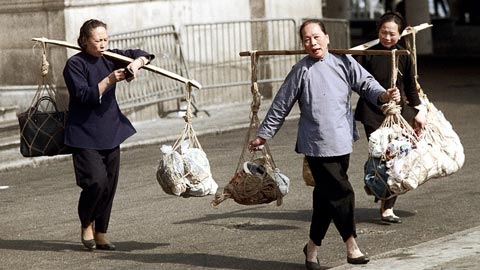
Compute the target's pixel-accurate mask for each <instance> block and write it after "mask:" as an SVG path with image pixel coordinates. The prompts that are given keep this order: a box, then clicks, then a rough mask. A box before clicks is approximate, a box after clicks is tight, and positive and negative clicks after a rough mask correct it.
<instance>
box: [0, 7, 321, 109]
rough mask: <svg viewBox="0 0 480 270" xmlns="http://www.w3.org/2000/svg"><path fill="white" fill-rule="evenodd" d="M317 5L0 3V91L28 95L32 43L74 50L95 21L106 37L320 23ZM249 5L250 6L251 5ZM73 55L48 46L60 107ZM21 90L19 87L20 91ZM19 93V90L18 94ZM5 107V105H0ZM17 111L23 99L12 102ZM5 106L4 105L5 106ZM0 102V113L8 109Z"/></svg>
mask: <svg viewBox="0 0 480 270" xmlns="http://www.w3.org/2000/svg"><path fill="white" fill-rule="evenodd" d="M321 2H322V1H318V0H305V1H291V0H263V1H262V0H156V1H155V0H48V1H45V0H3V1H1V2H0V87H1V88H0V91H1V89H8V88H9V86H15V87H18V86H25V87H23V88H25V89H31V91H32V93H30V95H28V93H27V94H26V95H23V94H22V96H27V97H28V96H32V95H33V93H34V90H33V89H36V87H32V86H35V85H37V84H38V83H39V81H40V79H41V73H40V71H41V64H42V50H41V46H40V44H37V46H35V48H34V49H32V48H33V47H34V45H35V43H34V42H32V40H31V39H32V38H33V37H47V38H50V39H58V40H66V41H68V42H70V43H74V44H76V39H77V37H78V31H79V29H80V26H81V25H82V23H83V22H84V21H86V20H88V19H91V18H96V19H99V20H102V21H104V22H105V23H107V25H108V31H109V33H121V32H127V31H133V30H139V29H144V28H149V27H155V26H160V25H167V24H173V25H176V26H177V27H178V26H181V25H184V24H189V23H208V22H222V21H232V20H249V19H251V18H261V17H267V18H279V17H282V18H299V19H300V18H305V17H321V14H322V13H321V10H322V9H321V6H322V4H321ZM251 3H252V5H251ZM74 53H76V51H75V50H71V49H68V50H67V49H66V48H63V47H59V46H55V45H48V46H47V56H48V58H47V60H48V61H49V63H50V73H49V78H50V82H51V83H52V84H54V85H55V86H56V88H57V90H58V91H59V92H60V103H61V107H63V105H66V99H67V91H66V90H65V84H64V81H63V77H62V70H63V66H64V63H65V61H66V60H67V58H68V57H69V56H71V55H73V54H74ZM21 88H22V87H21ZM23 88H22V89H23ZM3 100H5V101H7V100H11V99H3ZM15 101H16V102H17V104H15V105H18V106H19V107H20V109H22V108H25V107H26V106H28V105H29V104H30V101H31V100H30V99H29V98H24V99H21V100H17V99H15ZM8 102H10V101H8ZM9 105H12V104H5V102H3V103H2V101H0V107H2V106H3V107H5V106H9Z"/></svg>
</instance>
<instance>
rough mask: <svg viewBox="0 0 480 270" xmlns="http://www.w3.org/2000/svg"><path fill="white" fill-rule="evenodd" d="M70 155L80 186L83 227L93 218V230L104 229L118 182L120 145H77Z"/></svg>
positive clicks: (79, 204)
mask: <svg viewBox="0 0 480 270" xmlns="http://www.w3.org/2000/svg"><path fill="white" fill-rule="evenodd" d="M72 157H73V167H74V169H75V177H76V180H77V185H78V186H79V187H81V188H82V192H81V193H80V199H79V202H78V216H79V218H80V222H81V224H82V227H83V228H86V227H88V225H89V224H90V223H92V222H93V223H94V226H95V232H100V233H106V232H107V229H108V223H109V221H110V213H111V211H112V204H113V198H114V197H115V191H116V189H117V183H118V174H119V169H120V148H119V147H116V148H114V149H111V150H91V149H78V148H76V149H74V150H73V155H72Z"/></svg>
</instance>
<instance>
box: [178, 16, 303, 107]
mask: <svg viewBox="0 0 480 270" xmlns="http://www.w3.org/2000/svg"><path fill="white" fill-rule="evenodd" d="M296 28H297V26H296V22H295V20H293V19H288V18H287V19H257V20H243V21H229V22H217V23H204V24H187V25H185V26H184V27H183V28H182V41H183V46H184V47H185V48H188V50H186V54H185V59H186V61H187V65H188V67H189V69H190V72H191V75H192V76H193V77H194V78H195V79H196V80H198V81H200V82H201V83H202V85H203V88H204V90H206V91H200V92H199V93H198V95H197V101H198V104H206V103H209V102H212V101H213V102H218V103H221V102H242V101H247V100H251V94H250V91H249V87H245V86H246V85H249V84H250V59H249V58H248V57H240V56H239V55H238V54H239V52H241V51H251V50H275V49H287V50H288V49H292V50H293V49H298V45H299V43H298V38H297V35H296ZM296 59H297V57H296V56H282V57H276V58H275V59H268V58H263V59H262V62H261V63H260V64H259V75H258V76H259V77H258V78H259V80H258V82H259V83H260V88H261V89H262V88H263V91H262V90H260V91H261V92H262V94H264V95H266V96H271V94H272V93H271V90H268V89H267V88H271V87H272V86H271V84H270V83H271V82H275V81H281V80H283V77H284V75H285V74H286V73H287V72H288V70H290V68H291V66H292V65H293V63H295V61H296Z"/></svg>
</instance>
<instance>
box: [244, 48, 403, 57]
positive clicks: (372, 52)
mask: <svg viewBox="0 0 480 270" xmlns="http://www.w3.org/2000/svg"><path fill="white" fill-rule="evenodd" d="M328 52H329V53H333V54H354V55H391V54H392V51H389V50H345V49H329V50H328ZM253 53H255V54H256V55H296V54H306V52H305V50H267V51H255V52H254V51H246V52H240V53H239V55H240V56H250V55H252V54H253ZM396 54H397V55H409V54H410V52H409V51H408V50H397V51H396Z"/></svg>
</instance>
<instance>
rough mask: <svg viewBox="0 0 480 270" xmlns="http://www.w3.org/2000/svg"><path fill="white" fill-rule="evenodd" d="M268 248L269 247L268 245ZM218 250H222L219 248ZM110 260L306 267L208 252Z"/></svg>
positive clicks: (112, 257) (114, 256)
mask: <svg viewBox="0 0 480 270" xmlns="http://www.w3.org/2000/svg"><path fill="white" fill-rule="evenodd" d="M267 248H268V247H267ZM218 252H221V250H219V251H218ZM109 254H110V253H109ZM104 259H110V260H124V261H136V262H141V263H150V264H152V265H154V264H164V263H171V264H178V265H185V266H186V268H189V266H193V267H204V268H207V269H214V268H218V269H245V270H247V269H262V270H282V269H305V266H304V265H303V264H296V263H285V262H278V261H269V260H268V258H265V260H255V259H248V258H240V257H232V256H224V255H215V254H206V253H157V254H133V253H130V254H125V253H115V254H112V255H110V256H106V257H104Z"/></svg>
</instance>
